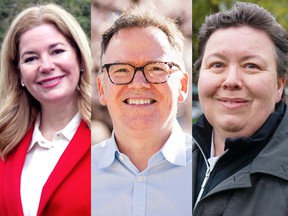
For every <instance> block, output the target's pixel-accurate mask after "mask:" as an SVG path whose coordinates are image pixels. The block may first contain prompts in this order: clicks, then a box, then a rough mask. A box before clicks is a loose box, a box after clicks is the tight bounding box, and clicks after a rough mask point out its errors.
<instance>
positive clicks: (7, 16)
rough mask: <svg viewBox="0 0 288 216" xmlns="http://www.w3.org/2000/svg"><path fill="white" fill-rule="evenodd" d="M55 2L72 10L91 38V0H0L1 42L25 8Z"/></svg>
mask: <svg viewBox="0 0 288 216" xmlns="http://www.w3.org/2000/svg"><path fill="white" fill-rule="evenodd" d="M49 2H54V3H56V4H59V5H61V6H62V7H63V8H65V9H66V10H67V11H68V12H70V13H71V14H72V15H73V16H74V17H75V18H76V19H77V21H78V22H79V23H80V25H81V26H82V28H83V29H84V31H85V32H86V34H87V36H88V38H90V32H91V31H90V28H91V25H90V23H91V19H90V11H91V7H90V5H91V1H90V0H54V1H49V0H48V1H47V0H1V1H0V43H2V41H3V38H4V36H5V33H6V31H7V29H8V28H9V25H10V24H11V22H12V20H13V19H14V17H15V16H16V15H17V14H19V13H20V12H21V11H22V10H23V9H25V8H27V7H29V6H31V5H35V4H42V3H49Z"/></svg>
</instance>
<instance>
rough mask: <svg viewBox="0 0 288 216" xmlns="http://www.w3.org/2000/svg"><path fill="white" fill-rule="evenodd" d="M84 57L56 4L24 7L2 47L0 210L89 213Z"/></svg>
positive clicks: (78, 34) (9, 213)
mask: <svg viewBox="0 0 288 216" xmlns="http://www.w3.org/2000/svg"><path fill="white" fill-rule="evenodd" d="M90 71H91V57H90V48H89V43H88V40H87V37H86V35H85V33H84V31H83V30H82V28H81V27H80V25H79V24H78V22H77V21H76V20H75V18H74V17H73V16H71V15H70V14H69V13H68V12H67V11H65V10H64V9H63V8H61V7H60V6H57V5H55V4H46V5H38V6H33V7H30V8H27V9H25V10H24V11H22V12H21V13H20V14H19V15H18V16H17V17H16V18H15V19H14V21H13V22H12V24H11V26H10V28H9V30H8V32H7V34H6V37H5V39H4V41H3V44H2V52H1V72H0V156H1V159H0V215H1V216H22V215H25V216H26V215H41V216H42V215H43V216H44V215H56V216H57V215H60V216H65V215H77V216H78V215H87V216H88V215H89V216H90V214H91V207H90V193H91V192H90V191H91V189H90V164H91V162H90V146H91V141H90V137H91V132H90V116H91V107H90V102H91V88H90Z"/></svg>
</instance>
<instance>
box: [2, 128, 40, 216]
mask: <svg viewBox="0 0 288 216" xmlns="http://www.w3.org/2000/svg"><path fill="white" fill-rule="evenodd" d="M33 130H34V125H32V127H31V128H30V129H29V131H28V133H27V134H26V135H25V137H24V138H23V139H22V141H21V142H20V143H19V145H18V146H17V147H16V149H15V150H14V151H13V152H12V153H11V154H10V155H8V157H7V159H6V160H5V161H4V162H1V163H3V176H1V178H3V185H1V187H3V194H1V195H0V196H1V197H2V198H3V199H4V203H5V207H6V215H7V216H8V215H11V216H15V215H17V216H21V215H23V209H22V203H21V195H20V183H21V174H22V169H23V166H24V162H25V157H26V154H27V150H28V147H29V145H30V142H31V139H32V135H33Z"/></svg>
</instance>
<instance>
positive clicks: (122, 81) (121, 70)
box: [102, 62, 181, 85]
mask: <svg viewBox="0 0 288 216" xmlns="http://www.w3.org/2000/svg"><path fill="white" fill-rule="evenodd" d="M173 67H176V68H175V69H176V70H181V68H180V66H179V65H178V64H175V63H173V62H149V63H148V64H145V65H143V66H142V67H135V66H134V65H132V64H128V63H111V64H104V65H103V66H102V71H103V69H104V68H105V69H106V71H107V73H108V77H109V79H110V81H111V82H112V83H113V84H115V85H127V84H129V83H131V82H132V81H133V79H134V77H135V74H136V72H137V71H138V70H140V71H141V72H142V73H143V75H144V77H145V79H146V80H147V82H149V83H153V84H161V83H165V82H167V80H168V78H169V77H170V74H171V73H172V72H173V71H174V70H173Z"/></svg>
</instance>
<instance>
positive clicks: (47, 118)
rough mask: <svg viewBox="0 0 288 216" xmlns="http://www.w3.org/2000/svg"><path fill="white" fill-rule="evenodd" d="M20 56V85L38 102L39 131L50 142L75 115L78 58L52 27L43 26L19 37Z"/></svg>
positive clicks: (78, 71)
mask: <svg viewBox="0 0 288 216" xmlns="http://www.w3.org/2000/svg"><path fill="white" fill-rule="evenodd" d="M19 55H20V61H19V68H20V72H21V82H22V83H24V85H25V88H27V90H28V91H29V92H30V94H31V95H32V96H33V97H34V98H35V99H37V100H38V101H39V102H40V104H41V115H42V116H41V118H42V120H41V126H40V130H42V133H43V134H44V136H45V137H46V138H47V139H52V137H53V133H54V132H55V131H57V130H59V129H62V128H64V126H65V125H66V124H67V123H68V122H69V121H70V120H71V119H72V117H73V116H74V115H75V113H76V112H77V90H76V88H77V84H78V81H79V76H80V64H79V60H78V58H77V54H76V52H75V49H74V48H73V47H72V46H71V44H70V43H69V42H68V41H67V40H66V38H65V37H64V36H63V35H62V34H61V33H60V32H59V31H58V30H57V29H56V28H55V27H54V25H52V24H42V25H40V26H36V27H34V28H32V29H30V30H28V31H26V32H25V33H23V34H22V35H21V37H20V43H19Z"/></svg>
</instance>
